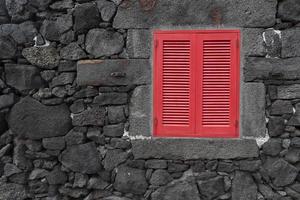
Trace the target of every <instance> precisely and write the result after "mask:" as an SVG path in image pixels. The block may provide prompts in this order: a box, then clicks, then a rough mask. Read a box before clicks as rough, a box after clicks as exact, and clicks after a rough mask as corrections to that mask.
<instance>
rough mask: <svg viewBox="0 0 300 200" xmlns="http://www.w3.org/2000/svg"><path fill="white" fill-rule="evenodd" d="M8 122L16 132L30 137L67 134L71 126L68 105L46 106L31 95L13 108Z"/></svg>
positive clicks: (39, 137) (38, 137) (37, 137)
mask: <svg viewBox="0 0 300 200" xmlns="http://www.w3.org/2000/svg"><path fill="white" fill-rule="evenodd" d="M8 122H9V125H10V128H11V129H12V131H13V133H14V134H17V135H22V136H25V137H27V138H29V139H41V138H44V137H55V136H61V135H65V134H66V133H67V132H68V131H69V130H70V128H71V118H70V112H69V109H68V107H67V106H66V105H59V106H45V105H43V104H41V103H39V102H38V101H36V100H34V99H32V98H30V97H25V98H23V99H22V100H21V101H20V102H19V103H17V104H16V105H15V106H14V107H13V108H12V110H11V113H10V115H9V120H8Z"/></svg>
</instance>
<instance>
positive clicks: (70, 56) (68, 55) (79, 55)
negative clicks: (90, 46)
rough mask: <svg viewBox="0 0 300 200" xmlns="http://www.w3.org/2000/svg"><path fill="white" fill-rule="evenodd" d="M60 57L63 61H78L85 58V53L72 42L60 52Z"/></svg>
mask: <svg viewBox="0 0 300 200" xmlns="http://www.w3.org/2000/svg"><path fill="white" fill-rule="evenodd" d="M60 57H61V58H63V59H65V60H80V59H83V58H86V53H85V52H84V51H83V50H82V49H81V47H80V46H79V45H78V44H77V43H75V42H72V43H70V44H68V45H67V46H65V47H63V48H62V49H61V50H60Z"/></svg>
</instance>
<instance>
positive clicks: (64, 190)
mask: <svg viewBox="0 0 300 200" xmlns="http://www.w3.org/2000/svg"><path fill="white" fill-rule="evenodd" d="M59 193H61V194H63V195H65V196H69V197H72V198H76V199H78V198H79V199H83V198H84V197H85V196H86V195H88V193H89V191H88V190H87V189H85V188H69V187H64V186H63V187H60V188H59Z"/></svg>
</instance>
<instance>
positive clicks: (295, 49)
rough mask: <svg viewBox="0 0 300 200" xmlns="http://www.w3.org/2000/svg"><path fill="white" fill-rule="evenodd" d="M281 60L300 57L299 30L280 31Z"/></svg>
mask: <svg viewBox="0 0 300 200" xmlns="http://www.w3.org/2000/svg"><path fill="white" fill-rule="evenodd" d="M281 35H282V50H281V56H282V57H283V58H289V57H298V56H300V28H293V29H287V30H283V31H282V34H281Z"/></svg>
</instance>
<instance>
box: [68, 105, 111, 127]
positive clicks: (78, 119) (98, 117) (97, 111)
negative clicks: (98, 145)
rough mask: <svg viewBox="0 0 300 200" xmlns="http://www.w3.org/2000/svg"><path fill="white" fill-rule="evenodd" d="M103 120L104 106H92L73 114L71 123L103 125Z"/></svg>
mask: <svg viewBox="0 0 300 200" xmlns="http://www.w3.org/2000/svg"><path fill="white" fill-rule="evenodd" d="M104 120H105V109H104V108H92V109H89V110H85V111H83V112H81V113H78V114H74V115H73V119H72V124H73V125H74V126H87V125H94V126H103V125H104Z"/></svg>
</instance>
